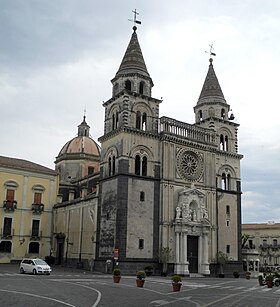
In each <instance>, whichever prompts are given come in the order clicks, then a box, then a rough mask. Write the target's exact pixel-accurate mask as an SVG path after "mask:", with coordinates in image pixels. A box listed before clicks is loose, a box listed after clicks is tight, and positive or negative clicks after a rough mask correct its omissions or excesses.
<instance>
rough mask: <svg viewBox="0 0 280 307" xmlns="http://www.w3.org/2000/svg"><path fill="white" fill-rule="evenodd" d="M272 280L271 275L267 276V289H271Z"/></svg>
mask: <svg viewBox="0 0 280 307" xmlns="http://www.w3.org/2000/svg"><path fill="white" fill-rule="evenodd" d="M273 279H274V276H273V275H272V274H268V275H267V276H266V278H265V281H266V284H267V288H272V287H273Z"/></svg>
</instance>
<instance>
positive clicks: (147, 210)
mask: <svg viewBox="0 0 280 307" xmlns="http://www.w3.org/2000/svg"><path fill="white" fill-rule="evenodd" d="M136 32H137V28H136V27H135V26H134V27H133V33H132V36H131V39H130V42H129V44H128V47H127V49H126V52H125V54H124V57H123V59H122V61H121V64H120V67H119V69H118V71H117V73H116V75H115V77H114V78H113V79H112V80H111V82H112V97H111V98H110V99H109V100H107V101H106V102H104V103H103V106H104V109H105V118H104V134H103V135H102V136H101V137H100V138H99V142H100V143H101V156H100V178H99V200H98V210H97V221H98V222H97V230H96V259H95V261H96V267H97V268H98V267H102V265H104V263H105V261H106V260H107V259H112V257H113V252H114V251H115V254H114V256H115V260H117V261H118V262H119V265H120V266H121V267H122V269H123V271H127V272H129V271H130V272H135V270H136V269H138V268H141V267H143V266H145V264H153V265H155V266H158V265H159V262H161V259H160V255H161V251H162V249H164V248H165V250H166V249H167V250H168V251H169V252H170V254H169V256H168V257H169V258H168V262H169V267H171V268H172V270H173V271H174V272H175V273H177V274H182V275H189V274H190V273H193V272H197V273H200V274H203V275H209V274H210V264H212V263H217V255H218V252H220V251H221V252H223V253H224V254H226V255H227V257H228V259H229V260H230V261H231V262H233V263H234V262H236V263H238V262H240V261H241V244H240V242H241V178H240V160H241V159H242V155H241V154H239V152H238V126H239V125H238V124H237V123H235V122H234V116H233V114H232V113H231V111H230V105H229V104H228V103H227V101H226V100H225V98H224V95H223V92H222V89H221V87H220V84H219V82H218V78H217V76H216V74H215V71H214V67H213V59H212V58H210V60H209V61H210V64H209V69H208V72H207V75H206V78H205V81H204V84H203V86H202V90H201V93H200V96H199V98H198V101H197V103H196V104H195V106H194V118H195V120H194V123H193V124H189V123H184V122H181V121H178V120H176V119H173V118H169V117H166V116H163V117H159V108H160V104H161V102H162V101H161V100H160V99H157V98H154V97H153V96H152V87H153V85H154V83H153V80H152V78H151V76H150V74H149V72H148V69H147V67H146V64H145V61H144V57H143V54H142V51H141V48H140V45H139V41H138V37H137V33H136ZM165 103H168V102H165Z"/></svg>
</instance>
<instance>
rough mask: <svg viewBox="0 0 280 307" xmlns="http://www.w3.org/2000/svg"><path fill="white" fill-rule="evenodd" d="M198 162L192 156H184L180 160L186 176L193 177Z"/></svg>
mask: <svg viewBox="0 0 280 307" xmlns="http://www.w3.org/2000/svg"><path fill="white" fill-rule="evenodd" d="M197 164H198V161H197V159H195V157H194V156H192V155H189V154H187V155H184V156H183V157H182V159H181V167H182V169H183V171H184V172H185V173H186V175H187V176H193V175H194V174H195V172H196V170H197Z"/></svg>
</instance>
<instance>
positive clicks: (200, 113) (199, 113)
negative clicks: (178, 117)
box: [198, 110, 202, 121]
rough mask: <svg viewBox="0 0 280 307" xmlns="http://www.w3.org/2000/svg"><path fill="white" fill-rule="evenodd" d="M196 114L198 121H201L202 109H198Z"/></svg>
mask: <svg viewBox="0 0 280 307" xmlns="http://www.w3.org/2000/svg"><path fill="white" fill-rule="evenodd" d="M198 116H199V121H202V111H201V110H199V111H198Z"/></svg>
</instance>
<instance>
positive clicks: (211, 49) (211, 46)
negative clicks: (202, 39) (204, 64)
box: [205, 44, 216, 57]
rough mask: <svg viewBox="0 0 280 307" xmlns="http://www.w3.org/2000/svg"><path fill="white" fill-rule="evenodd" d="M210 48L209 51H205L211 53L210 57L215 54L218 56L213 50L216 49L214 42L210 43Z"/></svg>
mask: <svg viewBox="0 0 280 307" xmlns="http://www.w3.org/2000/svg"><path fill="white" fill-rule="evenodd" d="M209 47H210V49H209V51H205V52H206V53H208V54H210V57H211V56H212V55H213V56H216V53H214V52H213V50H214V47H213V44H210V45H209Z"/></svg>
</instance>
